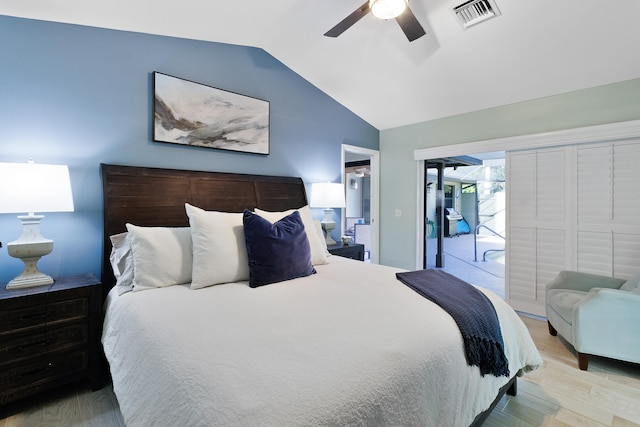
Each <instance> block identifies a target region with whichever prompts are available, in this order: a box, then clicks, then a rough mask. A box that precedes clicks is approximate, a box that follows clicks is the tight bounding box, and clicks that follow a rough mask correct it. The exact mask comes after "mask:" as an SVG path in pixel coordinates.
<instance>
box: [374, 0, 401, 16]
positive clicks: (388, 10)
mask: <svg viewBox="0 0 640 427" xmlns="http://www.w3.org/2000/svg"><path fill="white" fill-rule="evenodd" d="M407 1H408V0H369V8H371V13H373V15H374V16H375V17H376V18H380V19H393V18H395V17H396V16H398V15H400V14H401V13H402V12H404V10H405V9H406V7H407Z"/></svg>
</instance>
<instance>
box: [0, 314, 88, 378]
mask: <svg viewBox="0 0 640 427" xmlns="http://www.w3.org/2000/svg"><path fill="white" fill-rule="evenodd" d="M88 342H89V331H88V326H87V324H83V323H80V324H77V325H72V326H66V327H63V328H55V329H48V330H47V331H46V332H42V333H38V334H31V335H27V336H23V337H20V338H15V339H12V340H6V341H0V369H1V368H2V367H3V365H5V364H17V363H24V362H25V361H28V360H29V359H33V358H37V357H40V356H42V353H43V352H44V351H48V352H49V353H56V352H61V351H65V350H69V349H72V348H78V347H82V348H85V347H86V346H87V344H88Z"/></svg>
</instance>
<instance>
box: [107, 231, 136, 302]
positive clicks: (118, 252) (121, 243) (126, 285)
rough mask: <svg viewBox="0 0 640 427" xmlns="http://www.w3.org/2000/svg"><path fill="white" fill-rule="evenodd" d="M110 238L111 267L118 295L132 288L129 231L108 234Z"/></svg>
mask: <svg viewBox="0 0 640 427" xmlns="http://www.w3.org/2000/svg"><path fill="white" fill-rule="evenodd" d="M109 239H110V240H111V255H109V261H111V268H112V269H113V275H114V277H115V278H116V290H117V292H118V295H122V294H124V293H125V292H129V291H131V290H133V255H132V254H131V239H130V238H129V233H120V234H114V235H113V236H109Z"/></svg>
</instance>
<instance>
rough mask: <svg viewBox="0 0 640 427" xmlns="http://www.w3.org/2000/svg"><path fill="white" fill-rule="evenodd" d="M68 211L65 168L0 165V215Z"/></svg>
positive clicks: (70, 203) (69, 198)
mask: <svg viewBox="0 0 640 427" xmlns="http://www.w3.org/2000/svg"><path fill="white" fill-rule="evenodd" d="M72 211H73V196H72V194H71V180H70V179H69V168H68V167H67V166H66V165H42V164H37V163H0V213H36V212H43V213H44V212H72Z"/></svg>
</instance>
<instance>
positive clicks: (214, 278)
mask: <svg viewBox="0 0 640 427" xmlns="http://www.w3.org/2000/svg"><path fill="white" fill-rule="evenodd" d="M185 208H186V210H187V216H188V217H189V224H190V225H191V239H192V241H193V275H192V280H191V289H200V288H204V287H207V286H212V285H217V284H220V283H232V282H238V281H241V280H249V260H248V257H247V244H246V242H245V240H244V228H243V225H242V214H241V213H230V212H217V211H205V210H203V209H200V208H197V207H195V206H191V205H190V204H188V203H186V204H185Z"/></svg>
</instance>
